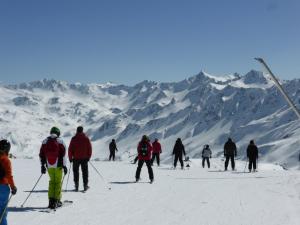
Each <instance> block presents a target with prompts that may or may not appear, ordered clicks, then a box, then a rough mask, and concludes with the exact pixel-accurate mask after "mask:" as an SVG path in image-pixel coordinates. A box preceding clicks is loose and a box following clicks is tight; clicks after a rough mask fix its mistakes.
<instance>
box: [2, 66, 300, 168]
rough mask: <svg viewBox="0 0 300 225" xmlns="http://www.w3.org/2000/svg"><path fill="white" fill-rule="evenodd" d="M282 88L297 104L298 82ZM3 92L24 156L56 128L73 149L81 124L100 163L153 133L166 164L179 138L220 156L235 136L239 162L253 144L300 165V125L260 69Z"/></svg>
mask: <svg viewBox="0 0 300 225" xmlns="http://www.w3.org/2000/svg"><path fill="white" fill-rule="evenodd" d="M283 86H284V89H285V90H286V91H287V93H288V94H289V96H290V97H291V98H292V99H293V101H294V102H295V104H296V105H297V106H298V107H299V103H300V80H298V79H295V80H290V81H283ZM0 95H1V98H0V106H1V107H0V125H1V129H0V136H1V137H5V138H8V139H9V140H10V141H11V142H12V152H13V153H14V154H15V155H17V156H19V157H37V156H38V152H39V148H40V144H41V142H42V140H43V139H44V138H45V137H46V136H47V135H48V133H49V130H50V128H51V127H52V126H58V127H59V128H60V129H61V133H62V137H63V139H64V140H65V142H66V144H67V146H68V144H69V141H70V138H71V137H72V135H74V133H75V130H76V127H77V126H78V125H82V126H84V128H85V131H86V133H87V134H88V136H89V137H90V138H91V140H92V142H93V147H94V157H99V158H103V157H106V156H107V154H108V143H109V142H110V140H111V139H112V138H114V139H116V141H117V145H118V148H119V149H120V152H119V155H120V154H121V155H122V157H123V156H124V157H125V158H126V157H127V156H126V154H127V153H128V152H130V153H129V154H134V153H135V152H136V145H137V143H138V141H139V140H140V138H141V136H142V135H143V134H147V135H149V137H150V138H151V139H154V138H159V139H160V140H161V143H162V146H163V155H162V158H163V159H164V160H165V161H168V160H170V158H171V151H172V149H173V145H174V142H175V140H176V139H177V138H178V137H180V138H182V140H183V143H184V145H185V147H186V151H187V153H188V155H189V156H190V157H196V158H197V157H200V152H201V150H202V147H203V145H204V144H209V145H210V146H211V148H212V151H213V153H214V156H216V157H217V156H222V154H223V145H224V143H225V141H226V140H227V138H228V137H231V138H232V139H233V140H234V141H236V142H237V146H238V157H239V158H245V151H246V146H247V144H248V143H249V141H250V140H251V139H254V140H255V142H256V143H257V144H258V146H259V150H260V156H261V160H263V161H268V162H273V163H279V164H283V165H285V166H286V167H296V166H297V165H298V163H299V162H298V154H299V153H300V147H299V146H300V139H299V137H300V123H299V121H298V120H297V117H296V115H294V112H293V111H292V110H291V109H289V107H288V105H287V103H286V102H285V100H284V98H283V97H282V96H281V94H280V93H279V92H278V91H277V89H276V87H275V86H274V85H273V83H272V81H270V80H268V79H266V78H265V76H264V75H263V73H262V72H259V71H253V70H252V71H250V72H249V73H247V74H246V75H244V76H241V75H239V74H233V75H228V76H223V77H217V76H212V75H210V74H207V73H205V72H203V71H202V72H200V73H199V74H197V75H195V76H192V77H190V78H188V79H185V80H183V81H180V82H170V83H157V82H154V81H143V82H141V83H138V84H136V85H134V86H126V85H116V84H111V83H107V84H80V83H75V84H70V83H67V82H64V81H57V80H48V79H44V80H41V81H34V82H31V83H22V84H19V85H6V86H4V85H2V86H0ZM124 157H123V158H124Z"/></svg>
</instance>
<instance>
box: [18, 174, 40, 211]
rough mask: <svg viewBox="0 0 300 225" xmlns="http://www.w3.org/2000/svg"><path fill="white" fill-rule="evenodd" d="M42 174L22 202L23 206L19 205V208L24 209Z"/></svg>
mask: <svg viewBox="0 0 300 225" xmlns="http://www.w3.org/2000/svg"><path fill="white" fill-rule="evenodd" d="M42 176H43V174H41V176H40V177H39V179H38V180H37V182H36V183H35V185H34V186H33V188H32V190H31V191H30V193H29V195H28V196H27V198H26V199H25V201H24V202H23V204H22V205H21V208H23V207H24V204H25V203H26V201H27V200H28V198H29V197H30V195H31V194H32V192H33V191H34V189H35V187H36V186H37V184H38V183H39V182H40V179H41V178H42Z"/></svg>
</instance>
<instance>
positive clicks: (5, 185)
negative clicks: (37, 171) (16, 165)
mask: <svg viewBox="0 0 300 225" xmlns="http://www.w3.org/2000/svg"><path fill="white" fill-rule="evenodd" d="M9 150H10V143H9V141H7V140H5V139H3V140H1V141H0V215H2V214H3V217H2V221H0V225H7V220H6V217H7V211H6V206H7V204H8V198H9V194H10V192H11V194H12V195H15V194H16V193H17V187H16V185H15V182H14V179H13V176H12V168H11V162H10V160H9V158H8V153H9ZM4 211H5V212H4Z"/></svg>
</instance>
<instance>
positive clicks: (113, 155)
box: [112, 151, 116, 161]
mask: <svg viewBox="0 0 300 225" xmlns="http://www.w3.org/2000/svg"><path fill="white" fill-rule="evenodd" d="M115 157H116V151H113V152H112V158H113V161H115Z"/></svg>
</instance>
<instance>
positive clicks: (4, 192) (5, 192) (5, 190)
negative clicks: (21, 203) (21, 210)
mask: <svg viewBox="0 0 300 225" xmlns="http://www.w3.org/2000/svg"><path fill="white" fill-rule="evenodd" d="M9 194H10V189H9V187H8V185H4V184H0V213H1V214H0V216H1V215H2V213H3V212H4V209H5V207H6V205H7V202H8V198H9ZM6 217H7V210H6V211H5V213H4V215H3V217H2V221H1V223H0V225H7V219H6Z"/></svg>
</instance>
